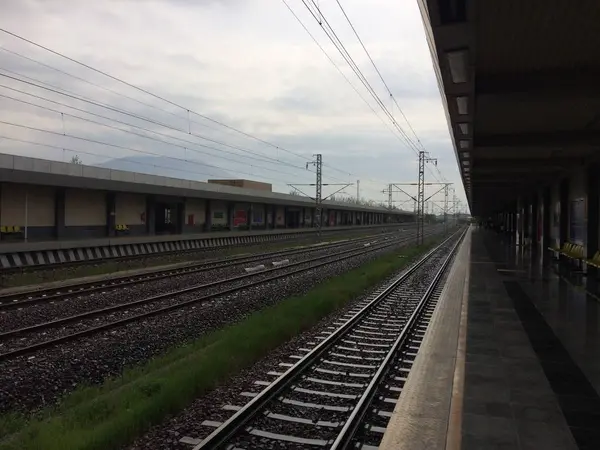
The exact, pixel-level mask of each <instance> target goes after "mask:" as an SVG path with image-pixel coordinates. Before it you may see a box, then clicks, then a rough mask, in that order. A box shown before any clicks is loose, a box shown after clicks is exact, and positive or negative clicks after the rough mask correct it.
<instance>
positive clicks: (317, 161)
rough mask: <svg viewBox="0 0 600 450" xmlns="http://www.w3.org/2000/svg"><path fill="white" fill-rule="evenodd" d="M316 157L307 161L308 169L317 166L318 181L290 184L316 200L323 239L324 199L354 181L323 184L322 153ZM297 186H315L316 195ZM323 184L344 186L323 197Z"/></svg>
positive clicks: (319, 232) (318, 230)
mask: <svg viewBox="0 0 600 450" xmlns="http://www.w3.org/2000/svg"><path fill="white" fill-rule="evenodd" d="M313 156H314V157H315V159H314V160H313V161H309V162H307V163H306V168H307V169H308V166H315V167H316V169H317V170H316V174H317V180H316V183H310V184H288V186H290V187H292V188H293V189H294V190H295V191H298V192H299V193H300V194H302V195H306V196H307V197H308V198H311V199H313V200H314V201H315V222H316V225H317V238H318V239H319V240H321V228H322V226H323V217H322V215H323V200H327V199H328V198H329V197H332V196H334V195H335V194H337V193H338V192H340V191H341V190H342V189H345V188H347V187H348V186H352V184H353V183H341V184H340V183H337V184H335V183H334V184H332V183H325V184H323V157H322V155H321V154H320V153H318V154H316V155H313ZM297 186H315V197H314V198H313V197H311V196H310V195H308V194H306V193H305V192H302V191H301V190H300V189H298V187H297ZM323 186H342V187H341V188H339V189H338V190H337V191H335V192H333V193H332V194H329V195H328V196H327V197H325V198H323V196H322V190H323Z"/></svg>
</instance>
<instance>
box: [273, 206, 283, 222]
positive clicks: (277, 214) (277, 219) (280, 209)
mask: <svg viewBox="0 0 600 450" xmlns="http://www.w3.org/2000/svg"><path fill="white" fill-rule="evenodd" d="M284 225H285V209H284V208H283V206H278V207H277V208H276V209H275V226H277V227H283V226H284Z"/></svg>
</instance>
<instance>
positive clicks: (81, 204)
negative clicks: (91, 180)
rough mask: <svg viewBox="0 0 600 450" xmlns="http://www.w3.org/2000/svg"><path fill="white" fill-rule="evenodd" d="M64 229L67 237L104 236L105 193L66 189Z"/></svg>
mask: <svg viewBox="0 0 600 450" xmlns="http://www.w3.org/2000/svg"><path fill="white" fill-rule="evenodd" d="M65 229H66V234H67V236H69V237H103V236H106V193H105V192H103V191H92V190H84V189H67V190H66V192H65Z"/></svg>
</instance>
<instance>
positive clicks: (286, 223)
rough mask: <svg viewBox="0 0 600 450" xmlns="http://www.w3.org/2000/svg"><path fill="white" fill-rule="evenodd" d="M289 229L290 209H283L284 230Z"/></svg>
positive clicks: (285, 207)
mask: <svg viewBox="0 0 600 450" xmlns="http://www.w3.org/2000/svg"><path fill="white" fill-rule="evenodd" d="M287 227H288V207H287V206H284V207H283V228H287Z"/></svg>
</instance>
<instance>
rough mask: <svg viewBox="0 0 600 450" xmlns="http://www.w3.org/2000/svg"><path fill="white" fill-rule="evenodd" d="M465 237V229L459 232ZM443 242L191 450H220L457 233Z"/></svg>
mask: <svg viewBox="0 0 600 450" xmlns="http://www.w3.org/2000/svg"><path fill="white" fill-rule="evenodd" d="M459 232H462V233H463V234H462V235H461V238H462V236H463V235H464V230H461V231H459ZM459 232H457V233H455V234H453V235H452V236H450V237H448V238H447V239H445V240H444V241H443V242H442V243H441V244H439V245H438V246H437V247H435V248H434V249H432V250H431V251H429V252H428V253H427V254H425V255H424V256H423V257H422V258H421V259H420V260H419V261H417V262H416V263H415V264H413V265H412V266H411V267H410V268H409V269H408V270H406V271H405V272H404V273H403V274H402V275H401V276H399V277H398V278H397V279H395V280H394V281H393V282H391V283H390V284H389V285H388V286H387V287H386V288H385V289H384V290H383V291H382V292H381V293H379V294H378V295H377V296H376V297H375V298H374V299H373V300H371V301H370V302H369V303H368V304H367V305H365V306H364V307H363V308H361V310H360V311H358V312H357V313H356V314H354V315H353V316H352V317H351V318H350V319H349V320H348V321H346V322H345V323H344V324H343V325H341V326H340V327H339V328H337V329H336V330H335V331H334V332H333V333H331V334H330V335H329V336H328V337H327V338H326V339H324V340H323V341H322V342H321V343H320V344H318V345H317V346H316V347H315V348H314V349H312V350H311V351H310V352H308V353H307V354H306V355H305V356H304V357H303V358H301V359H300V360H299V361H298V362H296V364H294V365H293V366H292V367H290V368H289V369H288V370H287V371H286V372H285V373H283V374H282V375H281V376H279V378H277V379H276V380H275V381H274V382H273V383H271V384H270V385H269V386H268V387H266V388H265V389H264V390H263V391H262V392H261V393H260V394H258V395H257V396H256V397H254V398H253V399H252V400H250V401H249V402H248V403H247V404H246V405H245V406H243V407H242V408H241V409H240V410H239V411H237V412H236V413H235V414H234V415H233V416H231V417H230V418H229V419H228V420H227V421H225V422H224V423H223V424H222V425H221V426H220V427H219V428H217V429H216V430H215V431H213V432H212V433H211V434H210V435H209V436H207V437H206V438H205V439H204V440H203V441H202V442H200V443H199V444H198V445H196V446H195V447H194V448H193V450H206V449H211V450H212V449H215V450H216V449H221V448H225V445H226V444H227V443H228V442H229V441H230V440H231V439H232V438H233V437H234V436H235V435H236V434H237V433H239V431H240V430H241V429H242V428H243V427H245V426H246V425H247V423H248V422H249V421H250V420H251V419H252V418H254V417H255V416H256V415H257V414H258V413H259V412H260V411H262V410H263V409H264V407H265V406H266V405H267V404H268V403H269V402H270V401H272V400H273V399H274V398H276V396H278V395H279V394H280V393H281V392H282V391H283V390H284V389H286V388H287V387H288V386H290V384H292V383H293V382H294V381H295V380H296V379H297V377H298V376H300V375H301V374H302V373H304V371H305V370H306V369H307V368H309V367H311V366H312V365H313V364H314V363H315V362H316V361H317V360H318V359H319V358H320V357H321V356H322V355H323V354H324V353H325V352H326V351H328V350H329V349H330V348H332V347H333V346H334V345H335V343H336V342H337V341H338V340H339V339H340V338H341V337H342V336H344V335H345V334H346V333H347V332H348V331H349V330H351V329H352V328H353V327H354V326H355V325H356V324H357V323H358V322H359V321H360V320H361V319H362V318H363V317H365V316H366V315H367V314H368V313H369V312H370V311H371V310H372V309H373V308H374V307H375V306H376V305H378V304H379V303H380V302H381V301H383V300H384V299H385V298H386V297H387V296H388V295H389V294H390V293H391V292H393V291H394V290H395V289H396V288H397V287H398V286H400V285H401V284H402V283H404V282H405V281H406V280H407V279H408V278H409V277H410V276H411V275H413V274H414V273H416V272H417V271H418V270H419V269H420V268H421V267H422V266H423V265H424V264H425V263H426V262H427V261H429V258H430V257H431V256H433V255H434V254H435V253H436V252H437V251H439V250H440V249H442V248H443V246H444V245H445V244H447V243H448V242H449V241H450V240H451V239H453V238H454V237H455V236H456V234H458V233H459Z"/></svg>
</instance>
